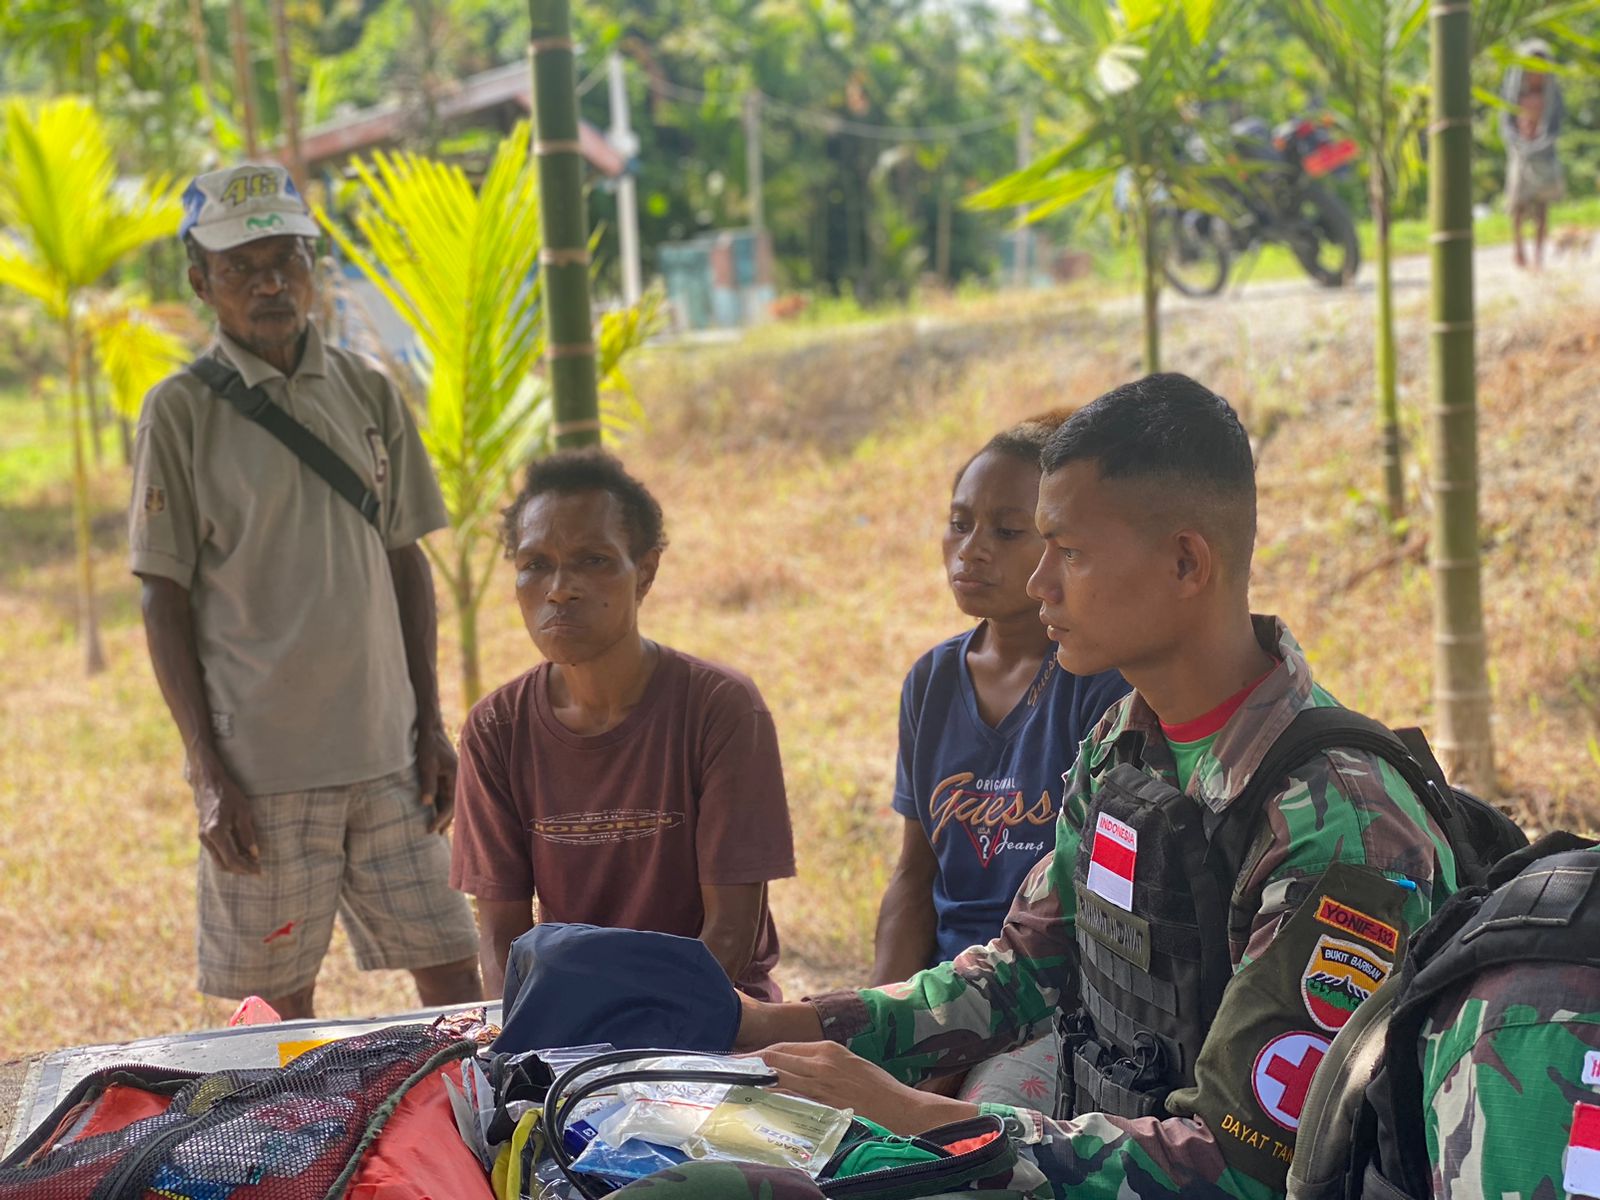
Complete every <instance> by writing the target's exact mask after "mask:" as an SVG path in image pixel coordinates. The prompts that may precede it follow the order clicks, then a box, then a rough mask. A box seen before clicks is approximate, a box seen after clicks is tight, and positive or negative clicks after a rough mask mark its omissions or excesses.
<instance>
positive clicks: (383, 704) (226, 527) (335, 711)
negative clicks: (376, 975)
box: [128, 327, 445, 795]
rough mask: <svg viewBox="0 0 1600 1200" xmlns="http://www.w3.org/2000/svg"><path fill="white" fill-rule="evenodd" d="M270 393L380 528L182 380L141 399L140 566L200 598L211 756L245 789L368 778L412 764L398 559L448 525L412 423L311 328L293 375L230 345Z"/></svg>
mask: <svg viewBox="0 0 1600 1200" xmlns="http://www.w3.org/2000/svg"><path fill="white" fill-rule="evenodd" d="M207 353H208V354H210V355H212V356H214V357H216V358H218V359H220V360H221V361H223V362H224V363H227V364H229V365H231V366H233V367H235V368H236V369H237V370H238V371H239V373H240V374H241V375H242V376H243V378H244V381H245V383H246V384H248V385H249V386H252V387H254V386H257V385H259V386H261V387H263V388H265V390H266V392H267V394H268V395H269V396H270V397H271V398H272V399H273V400H274V401H275V402H276V403H277V404H278V405H279V407H281V408H283V409H284V410H285V411H287V412H288V413H289V415H290V416H292V417H294V418H295V420H297V421H299V422H300V423H301V424H302V425H305V426H306V427H307V428H308V429H310V430H311V431H312V432H313V433H315V434H316V435H317V436H318V437H319V438H321V439H322V440H323V441H324V442H326V443H327V444H328V446H329V447H331V448H332V449H333V450H334V451H335V452H336V453H337V454H338V455H339V457H340V458H342V459H344V461H345V462H346V463H347V464H349V465H350V466H351V467H352V468H354V470H355V471H356V473H357V474H358V475H360V476H361V478H362V480H363V481H364V482H365V483H366V484H367V486H368V487H369V488H371V489H372V490H373V491H374V492H375V493H376V494H377V495H378V496H379V498H380V499H381V500H382V505H383V507H382V513H381V516H380V519H379V530H381V534H380V532H375V531H374V529H373V527H372V526H371V525H369V524H368V523H367V521H366V520H365V519H364V518H363V517H362V516H361V514H360V513H359V512H357V511H356V510H355V508H354V507H353V506H351V505H350V504H349V503H348V502H347V501H345V500H344V499H343V498H341V497H340V496H339V495H338V494H337V493H335V492H334V490H333V489H332V488H331V487H330V486H328V484H327V483H326V482H325V481H324V480H323V479H322V478H321V477H320V476H318V475H315V474H313V473H312V471H311V469H310V468H309V467H307V466H305V465H304V464H303V463H301V462H300V461H299V460H298V459H297V458H296V457H295V456H294V454H293V453H292V452H291V451H290V450H289V449H288V448H287V447H286V446H284V445H283V444H282V443H281V442H279V441H278V440H277V439H276V438H274V437H273V436H272V435H271V434H269V433H268V432H267V431H266V430H264V429H262V428H261V427H260V426H259V425H256V424H255V423H254V422H252V421H249V420H246V419H245V418H244V417H242V416H240V415H239V413H238V412H237V411H235V409H234V408H233V406H232V405H230V404H229V403H228V402H227V401H225V400H223V399H222V398H221V397H220V396H218V395H216V394H215V393H213V392H212V391H211V390H210V389H209V388H207V387H206V385H205V384H203V383H201V382H200V380H199V379H197V378H196V377H195V376H193V375H192V374H190V373H188V372H187V371H180V372H178V373H177V374H176V375H172V376H169V377H168V378H166V379H164V380H162V381H161V382H160V383H158V384H157V385H156V386H155V387H154V388H152V389H151V391H150V394H149V395H148V396H147V397H146V398H145V402H144V411H143V412H142V413H141V414H140V417H139V431H138V438H137V442H136V444H135V451H134V475H133V498H132V503H131V505H130V508H129V515H128V540H129V543H130V545H131V547H132V564H133V570H134V572H135V573H136V574H139V575H154V576H160V577H162V578H165V579H171V580H173V581H174V582H176V583H178V584H180V585H182V586H183V587H185V588H187V589H188V590H189V601H190V605H191V608H192V610H193V613H194V627H195V642H196V645H197V648H198V650H199V655H200V665H201V668H202V670H203V671H204V674H205V689H206V698H207V701H208V703H209V704H210V708H211V727H212V730H213V732H214V733H215V735H216V746H217V750H218V752H219V754H220V755H221V757H222V760H223V762H224V764H225V765H226V766H227V768H228V770H229V771H230V772H231V773H232V775H233V777H234V780H235V781H236V782H237V783H238V784H239V786H240V787H241V788H243V789H244V791H245V792H246V793H249V794H253V795H262V794H267V793H271V792H293V791H305V790H308V789H310V788H316V787H333V786H337V785H339V784H345V783H354V782H357V781H360V780H364V779H372V778H375V777H377V776H380V775H385V774H388V773H390V772H392V771H398V770H401V769H403V768H404V767H405V766H406V765H407V764H409V763H410V762H411V761H412V757H413V735H412V727H413V724H414V722H415V719H416V699H415V696H414V695H413V693H412V690H411V680H410V675H409V673H408V671H407V668H406V653H405V644H404V642H403V640H402V638H401V633H400V612H399V606H398V604H397V602H396V600H395V594H394V584H393V580H392V578H391V576H390V573H389V562H388V555H387V552H388V551H389V550H393V549H398V548H400V547H402V546H406V545H409V544H410V543H412V542H415V541H417V540H418V539H419V538H421V537H422V536H423V535H424V534H427V533H431V532H432V531H433V530H435V529H439V528H442V527H443V526H444V524H445V511H444V503H443V501H442V500H441V499H440V496H439V487H438V484H437V483H435V481H434V478H433V472H432V470H431V469H430V467H429V464H428V458H427V454H426V452H425V451H424V450H423V448H422V441H421V439H420V438H419V436H418V434H417V428H416V424H415V423H414V422H413V420H412V418H411V414H410V413H409V412H408V411H407V410H406V406H405V404H404V403H403V402H402V401H401V399H400V396H399V393H398V392H396V390H395V388H394V385H393V384H391V383H390V382H389V380H388V379H387V378H386V377H385V376H384V375H383V374H382V373H381V372H379V371H378V370H377V368H376V367H374V366H373V365H372V364H371V363H369V362H367V361H366V360H365V359H362V358H360V357H358V356H356V355H354V354H350V353H348V352H346V351H344V350H340V349H337V348H334V347H325V346H324V345H323V343H322V339H321V336H320V335H319V334H318V332H317V330H316V329H315V327H313V328H312V329H311V332H310V335H309V336H308V338H307V340H306V347H305V353H304V354H303V355H302V357H301V360H300V365H299V367H298V368H297V369H296V370H295V373H294V374H293V375H292V376H291V377H289V378H287V379H286V378H284V376H283V375H282V374H281V373H280V372H279V371H278V370H277V369H276V368H274V367H272V366H269V365H268V364H267V363H265V362H263V361H262V360H261V359H259V358H257V357H255V355H253V354H251V353H250V352H249V351H247V350H245V349H243V348H242V347H241V346H240V345H239V344H238V343H237V342H235V341H233V340H232V339H231V338H229V337H228V336H227V335H225V334H221V333H219V334H218V342H217V344H216V345H213V346H212V347H211V349H210V350H209V351H207Z"/></svg>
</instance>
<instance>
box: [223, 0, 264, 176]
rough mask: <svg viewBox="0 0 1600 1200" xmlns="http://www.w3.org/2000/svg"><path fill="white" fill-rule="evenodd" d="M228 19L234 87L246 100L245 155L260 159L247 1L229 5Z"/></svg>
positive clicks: (254, 75) (254, 76)
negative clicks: (246, 22)
mask: <svg viewBox="0 0 1600 1200" xmlns="http://www.w3.org/2000/svg"><path fill="white" fill-rule="evenodd" d="M228 17H229V21H230V23H231V29H232V33H233V72H234V75H235V76H237V82H236V84H235V86H236V87H237V88H238V91H239V95H240V96H241V97H243V99H244V152H245V154H246V156H248V157H249V158H257V157H259V156H260V154H261V138H260V135H259V134H258V133H257V125H256V71H255V67H254V65H252V63H251V61H250V31H249V29H248V28H246V26H245V21H244V0H233V3H231V4H230V5H228Z"/></svg>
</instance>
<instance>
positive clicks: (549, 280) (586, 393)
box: [528, 0, 600, 447]
mask: <svg viewBox="0 0 1600 1200" xmlns="http://www.w3.org/2000/svg"><path fill="white" fill-rule="evenodd" d="M528 17H529V20H530V22H531V24H532V26H533V38H532V47H533V118H534V129H535V133H534V142H533V152H534V155H535V156H536V157H537V158H538V160H539V205H540V208H539V215H540V220H541V224H542V226H543V229H542V233H543V237H544V248H543V249H542V250H541V251H540V252H539V260H540V262H541V264H542V265H543V268H544V315H545V329H546V332H547V349H546V350H545V357H546V360H547V362H548V363H549V371H550V384H551V388H552V390H553V392H554V399H555V424H554V425H553V426H552V428H551V432H552V433H553V434H554V435H555V440H556V445H557V446H558V447H567V446H592V445H596V444H598V443H599V441H600V396H599V390H598V387H597V385H596V381H595V354H594V349H595V348H594V319H593V317H592V315H591V313H590V311H589V222H588V218H587V215H586V213H585V211H584V201H583V158H582V156H581V155H580V154H579V153H578V96H577V83H576V79H575V75H574V69H573V51H572V13H571V9H570V6H569V3H568V0H528Z"/></svg>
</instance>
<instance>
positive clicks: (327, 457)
mask: <svg viewBox="0 0 1600 1200" xmlns="http://www.w3.org/2000/svg"><path fill="white" fill-rule="evenodd" d="M188 370H189V373H190V374H192V375H194V376H195V377H196V378H198V379H199V380H200V381H201V382H203V383H204V384H205V385H206V386H207V387H209V388H210V389H211V390H212V391H213V392H215V393H217V395H219V396H221V397H222V398H223V399H224V400H226V401H227V402H228V403H229V404H231V405H233V407H234V408H235V409H237V410H238V412H239V415H240V416H242V417H244V418H245V419H246V420H247V421H254V422H255V423H256V424H257V425H259V426H261V428H263V429H265V430H266V431H267V432H268V433H270V434H271V435H272V436H273V437H275V438H277V439H278V441H280V442H282V443H283V444H284V445H285V446H287V447H288V448H289V452H290V453H291V454H293V455H294V456H295V457H296V458H298V459H299V460H300V461H301V462H303V463H304V464H305V465H306V466H307V467H309V468H310V469H311V471H312V472H313V473H314V474H315V475H317V476H319V477H320V478H321V479H322V480H323V481H324V482H325V483H327V485H328V486H329V487H331V488H332V489H333V490H334V491H336V492H338V493H339V495H340V496H342V497H344V498H345V499H346V500H348V501H349V502H350V504H351V505H352V506H353V507H354V508H355V510H356V511H357V512H358V513H360V514H361V515H362V516H363V517H364V518H366V521H367V523H368V524H369V525H371V526H372V527H373V529H377V530H379V532H380V534H381V532H382V530H381V529H379V526H378V517H379V514H380V513H381V512H382V508H383V505H382V502H381V501H379V499H378V497H377V496H376V495H375V494H374V493H373V492H372V490H371V489H370V488H368V487H367V485H366V484H365V483H363V482H362V480H361V476H359V475H357V474H356V473H355V471H354V470H353V469H352V468H351V467H350V464H348V463H347V462H345V461H344V459H342V458H340V457H339V455H338V454H337V453H335V452H334V451H333V450H332V449H331V448H330V447H329V446H328V444H327V443H326V442H324V441H323V440H322V439H321V438H319V437H318V436H317V435H316V434H314V433H312V432H311V430H309V429H307V428H306V427H305V426H304V425H302V424H300V422H299V421H296V420H295V419H294V418H293V417H291V416H290V415H289V414H288V413H286V412H284V411H283V409H281V408H279V407H278V406H277V405H276V404H274V403H273V402H272V398H271V397H270V396H268V395H267V393H266V392H265V391H264V390H262V389H261V388H259V387H253V388H252V387H246V386H245V382H244V379H243V378H242V377H241V376H240V374H239V372H237V371H235V370H234V369H233V368H232V367H227V366H224V365H223V364H222V363H220V362H218V361H217V360H216V359H215V358H212V357H210V356H209V355H206V356H202V357H200V358H197V359H195V360H194V362H192V363H190V364H189V367H188Z"/></svg>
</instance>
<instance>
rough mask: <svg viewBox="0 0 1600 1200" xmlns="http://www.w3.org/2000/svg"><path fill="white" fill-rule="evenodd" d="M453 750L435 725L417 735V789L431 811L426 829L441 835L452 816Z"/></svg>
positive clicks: (454, 781)
mask: <svg viewBox="0 0 1600 1200" xmlns="http://www.w3.org/2000/svg"><path fill="white" fill-rule="evenodd" d="M457 762H458V760H457V759H456V748H455V747H454V746H452V745H451V744H450V739H449V737H448V736H446V734H445V732H444V730H443V729H442V728H441V727H440V726H439V725H438V724H437V723H430V724H429V725H428V726H426V727H425V728H421V729H419V730H418V731H417V785H418V786H419V787H420V788H421V790H422V802H423V803H424V804H426V805H427V806H428V807H429V808H431V809H433V820H432V821H431V822H430V823H429V825H428V828H429V829H431V830H432V831H433V832H434V833H443V832H444V831H445V830H446V829H448V828H449V827H450V821H451V818H453V817H454V816H455V813H456V766H457Z"/></svg>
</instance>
